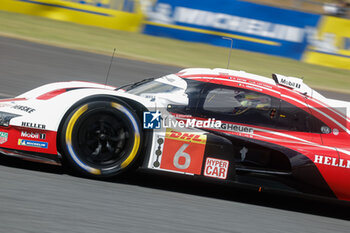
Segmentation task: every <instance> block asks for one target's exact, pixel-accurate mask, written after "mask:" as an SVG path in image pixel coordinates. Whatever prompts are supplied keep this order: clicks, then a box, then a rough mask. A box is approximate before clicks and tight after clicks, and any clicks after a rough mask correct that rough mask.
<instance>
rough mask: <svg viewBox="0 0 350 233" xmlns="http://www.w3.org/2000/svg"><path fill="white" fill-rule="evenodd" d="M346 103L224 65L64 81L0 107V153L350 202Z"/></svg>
mask: <svg viewBox="0 0 350 233" xmlns="http://www.w3.org/2000/svg"><path fill="white" fill-rule="evenodd" d="M349 106H350V104H349V103H347V102H344V101H338V100H332V99H327V98H325V97H323V96H322V95H321V94H319V93H318V92H316V91H315V90H313V89H311V88H310V87H309V86H307V85H306V84H305V83H304V82H303V80H301V79H299V78H295V77H287V76H283V75H278V74H273V79H270V78H266V77H262V76H258V75H254V74H249V73H246V72H243V71H235V70H227V69H199V68H198V69H185V70H182V71H180V72H179V73H177V74H171V75H166V76H164V77H161V78H151V79H146V80H143V81H140V82H136V83H133V84H130V85H125V86H123V87H119V88H115V87H111V86H105V85H101V84H95V83H89V82H80V81H72V82H60V83H53V84H48V85H44V86H41V87H39V88H36V89H34V90H31V91H29V92H27V93H24V94H22V95H20V96H17V97H16V98H13V99H4V100H1V101H0V152H1V153H2V154H4V155H10V156H16V157H20V158H23V159H27V160H32V161H38V162H44V163H48V164H57V165H60V164H62V163H66V164H69V166H70V168H71V169H72V170H74V171H76V172H78V173H80V174H82V175H87V176H90V177H94V178H99V177H111V176H117V175H118V174H120V173H122V172H124V171H127V170H129V169H130V168H140V167H141V168H144V169H149V170H154V171H159V172H172V173H177V174H182V175H184V176H193V177H199V178H202V179H207V180H212V181H213V180H217V181H224V182H226V183H228V182H232V183H236V184H248V185H252V186H256V187H263V188H266V189H268V188H272V189H278V190H286V191H290V192H295V193H301V194H311V195H319V196H324V197H331V198H337V199H341V200H348V201H349V200H350V181H349V180H350V135H349V134H350V130H349V126H348V122H349V120H350V119H349V117H348V116H349Z"/></svg>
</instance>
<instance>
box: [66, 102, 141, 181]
mask: <svg viewBox="0 0 350 233" xmlns="http://www.w3.org/2000/svg"><path fill="white" fill-rule="evenodd" d="M141 138H142V131H141V129H140V122H139V119H138V117H137V116H136V115H135V114H134V113H133V112H132V111H131V110H130V108H129V107H128V106H127V105H126V104H125V103H121V102H116V101H103V100H101V101H93V102H90V103H86V104H82V105H80V106H78V107H77V108H75V109H74V110H73V111H72V112H71V113H70V114H69V116H68V117H67V119H66V121H65V123H64V125H63V131H62V134H61V145H62V147H63V152H64V154H65V158H66V159H67V161H68V162H69V164H70V165H71V167H73V168H74V169H75V170H76V171H78V172H79V173H80V174H84V175H88V176H92V177H111V176H116V175H118V174H119V173H121V172H123V171H125V170H127V168H129V167H130V166H131V165H132V164H133V163H134V162H135V160H136V159H137V157H138V154H139V151H140V148H141Z"/></svg>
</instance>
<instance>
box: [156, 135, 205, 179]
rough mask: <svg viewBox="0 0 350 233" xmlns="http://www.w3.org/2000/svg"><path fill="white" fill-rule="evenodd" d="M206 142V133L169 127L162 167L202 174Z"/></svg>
mask: <svg viewBox="0 0 350 233" xmlns="http://www.w3.org/2000/svg"><path fill="white" fill-rule="evenodd" d="M206 142H207V136H206V135H203V134H198V133H183V132H178V131H175V130H172V129H167V130H166V136H165V140H164V146H163V153H162V157H161V159H160V160H161V162H160V168H161V169H165V170H170V171H175V172H181V173H184V174H197V175H200V174H201V170H202V163H203V157H204V151H205V145H206ZM157 161H159V160H158V159H157ZM157 161H156V162H157Z"/></svg>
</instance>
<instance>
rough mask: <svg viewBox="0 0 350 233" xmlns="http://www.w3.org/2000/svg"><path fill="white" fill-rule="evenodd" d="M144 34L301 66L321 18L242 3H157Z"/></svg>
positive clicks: (227, 0) (223, 0)
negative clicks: (256, 54)
mask: <svg viewBox="0 0 350 233" xmlns="http://www.w3.org/2000/svg"><path fill="white" fill-rule="evenodd" d="M147 16H148V20H147V21H146V22H145V27H144V33H146V34H149V35H156V36H166V37H172V38H176V39H181V40H187V41H193V42H204V43H209V44H213V45H218V46H230V43H228V42H227V41H225V40H223V39H222V37H223V36H225V37H231V38H233V39H234V41H235V43H234V48H236V49H244V50H249V51H254V52H261V53H267V54H271V55H277V56H283V57H288V58H293V59H297V60H300V59H301V58H302V55H303V52H304V51H305V49H306V47H307V39H308V33H309V32H310V31H313V30H315V29H316V27H317V25H318V22H319V20H320V16H319V15H316V14H310V13H304V12H298V11H293V10H286V9H280V8H275V7H269V6H263V5H258V4H254V3H249V2H244V1H238V0H216V1H211V0H191V1H189V0H177V1H172V0H158V1H157V2H156V3H155V4H154V5H153V6H152V7H151V8H149V11H148V14H147Z"/></svg>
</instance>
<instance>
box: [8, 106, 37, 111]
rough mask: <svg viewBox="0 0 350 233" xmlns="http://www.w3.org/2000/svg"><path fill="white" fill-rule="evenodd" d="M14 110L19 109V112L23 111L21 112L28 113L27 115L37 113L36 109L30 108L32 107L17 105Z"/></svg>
mask: <svg viewBox="0 0 350 233" xmlns="http://www.w3.org/2000/svg"><path fill="white" fill-rule="evenodd" d="M12 108H13V109H18V110H21V111H23V112H27V113H32V112H35V109H34V108H30V107H27V106H23V105H15V106H13V107H12Z"/></svg>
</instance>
